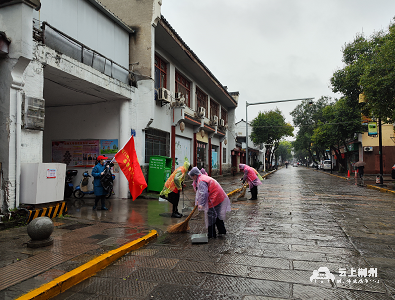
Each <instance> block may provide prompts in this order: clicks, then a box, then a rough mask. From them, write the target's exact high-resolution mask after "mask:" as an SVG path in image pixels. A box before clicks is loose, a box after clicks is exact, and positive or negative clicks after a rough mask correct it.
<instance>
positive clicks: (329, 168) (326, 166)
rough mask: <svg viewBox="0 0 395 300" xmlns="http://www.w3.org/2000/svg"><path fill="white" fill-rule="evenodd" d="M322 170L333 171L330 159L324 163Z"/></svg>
mask: <svg viewBox="0 0 395 300" xmlns="http://www.w3.org/2000/svg"><path fill="white" fill-rule="evenodd" d="M322 169H323V170H331V169H332V161H331V160H329V159H326V160H324V161H323V162H322Z"/></svg>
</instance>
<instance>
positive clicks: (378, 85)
mask: <svg viewBox="0 0 395 300" xmlns="http://www.w3.org/2000/svg"><path fill="white" fill-rule="evenodd" d="M359 83H360V85H361V86H362V88H363V92H364V94H365V96H366V99H367V100H368V101H367V103H366V106H365V110H368V111H370V113H371V115H372V116H376V117H380V118H382V119H384V120H385V119H388V121H389V122H391V123H393V122H395V24H392V25H391V26H390V28H389V33H388V34H387V35H385V36H383V37H382V38H381V40H380V43H378V44H376V46H375V47H374V51H373V54H372V55H371V57H370V60H369V63H366V65H365V69H364V72H363V74H362V76H361V77H360V81H359Z"/></svg>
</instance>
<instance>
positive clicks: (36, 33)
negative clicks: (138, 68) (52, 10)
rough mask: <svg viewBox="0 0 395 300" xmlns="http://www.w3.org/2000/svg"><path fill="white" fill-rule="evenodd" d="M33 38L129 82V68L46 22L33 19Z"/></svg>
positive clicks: (112, 76)
mask: <svg viewBox="0 0 395 300" xmlns="http://www.w3.org/2000/svg"><path fill="white" fill-rule="evenodd" d="M33 38H34V39H35V40H36V41H39V42H42V43H43V44H45V45H46V46H48V47H49V48H51V49H53V50H55V51H58V52H60V53H62V54H64V55H67V56H69V57H71V58H73V59H75V60H77V61H79V62H81V63H83V64H85V65H88V66H90V67H92V68H94V69H95V70H98V71H99V72H101V73H103V74H106V75H108V76H110V77H111V78H114V79H118V80H119V81H121V82H124V83H126V84H129V85H130V84H131V82H130V81H131V80H130V76H129V74H130V73H131V72H130V70H128V69H127V68H125V67H123V66H122V65H120V64H118V63H116V62H114V61H113V60H112V59H109V58H108V57H106V56H104V55H103V54H101V53H99V52H97V51H95V50H93V49H91V48H89V47H88V46H86V45H84V44H83V43H81V42H79V41H77V40H76V39H74V38H72V37H71V36H69V35H67V34H65V33H63V32H62V31H60V30H58V29H56V28H55V27H53V26H51V25H50V24H48V23H47V22H40V21H39V20H34V21H33Z"/></svg>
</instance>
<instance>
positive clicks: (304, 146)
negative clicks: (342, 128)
mask: <svg viewBox="0 0 395 300" xmlns="http://www.w3.org/2000/svg"><path fill="white" fill-rule="evenodd" d="M331 101H333V100H332V99H331V98H330V97H321V98H320V99H318V100H317V101H314V103H312V104H310V103H309V101H307V100H304V101H302V103H301V104H299V105H298V106H297V107H296V108H295V109H294V110H293V111H292V112H291V116H292V117H293V123H294V125H295V126H297V127H299V131H298V134H297V135H296V140H295V142H294V148H295V151H296V152H298V151H302V152H303V153H304V154H303V155H302V156H303V159H304V157H306V156H308V157H310V159H311V160H312V161H314V162H315V163H317V161H319V160H320V156H321V154H323V153H325V147H324V146H321V145H320V144H317V143H314V144H313V141H312V136H313V133H314V128H315V127H316V125H317V124H318V123H319V122H320V121H321V122H324V119H323V114H322V110H323V108H324V107H326V106H327V105H328V104H329V103H330V102H331ZM305 151H307V153H308V155H306V153H305ZM314 153H315V155H314Z"/></svg>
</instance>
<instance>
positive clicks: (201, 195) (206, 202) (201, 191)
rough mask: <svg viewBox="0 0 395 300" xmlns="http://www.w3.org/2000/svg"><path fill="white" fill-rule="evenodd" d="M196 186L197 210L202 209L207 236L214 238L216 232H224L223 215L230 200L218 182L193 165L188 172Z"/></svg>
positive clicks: (228, 208)
mask: <svg viewBox="0 0 395 300" xmlns="http://www.w3.org/2000/svg"><path fill="white" fill-rule="evenodd" d="M188 175H189V177H191V178H192V180H193V182H194V183H195V185H196V187H197V191H196V201H195V203H196V204H197V206H198V209H199V210H203V211H204V215H205V223H206V227H207V236H208V238H216V237H217V232H216V228H217V229H218V234H226V228H225V223H224V220H225V217H226V212H228V211H230V200H229V197H228V195H226V193H225V191H224V190H223V189H222V187H221V186H220V184H219V183H218V182H217V181H216V180H215V179H214V178H211V177H210V176H207V175H203V174H202V173H201V172H200V171H199V169H198V168H196V167H194V168H192V169H191V171H189V173H188Z"/></svg>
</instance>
